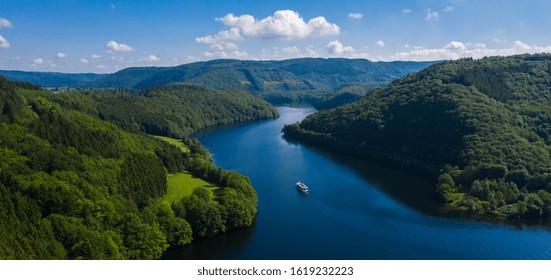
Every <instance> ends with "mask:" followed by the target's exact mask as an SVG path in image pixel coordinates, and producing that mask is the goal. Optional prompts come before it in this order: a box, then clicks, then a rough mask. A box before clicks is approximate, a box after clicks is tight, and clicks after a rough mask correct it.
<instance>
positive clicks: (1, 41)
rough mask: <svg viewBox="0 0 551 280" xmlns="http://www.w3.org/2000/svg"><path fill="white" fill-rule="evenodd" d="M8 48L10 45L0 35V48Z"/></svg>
mask: <svg viewBox="0 0 551 280" xmlns="http://www.w3.org/2000/svg"><path fill="white" fill-rule="evenodd" d="M9 47H10V43H9V42H8V40H6V39H5V38H4V37H2V35H0V48H3V49H5V48H9Z"/></svg>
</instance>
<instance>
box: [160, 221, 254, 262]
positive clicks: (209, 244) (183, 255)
mask: <svg viewBox="0 0 551 280" xmlns="http://www.w3.org/2000/svg"><path fill="white" fill-rule="evenodd" d="M254 228H255V225H252V226H251V227H249V228H246V229H240V230H236V231H232V232H228V233H225V234H222V235H219V236H215V237H212V238H208V239H202V240H195V241H193V243H192V244H191V245H188V246H186V247H184V248H175V249H171V250H168V251H167V252H166V253H165V254H164V255H163V259H165V260H205V259H221V258H222V257H223V255H224V254H227V253H228V252H232V251H233V250H235V249H237V248H240V247H243V246H246V245H247V241H249V239H250V238H251V236H252V234H253V232H254Z"/></svg>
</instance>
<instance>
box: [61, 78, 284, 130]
mask: <svg viewBox="0 0 551 280" xmlns="http://www.w3.org/2000/svg"><path fill="white" fill-rule="evenodd" d="M50 98H51V99H52V101H55V102H57V103H60V104H62V105H63V106H66V107H68V108H72V109H75V110H78V111H81V112H86V113H88V114H91V115H93V116H97V117H99V118H101V119H103V120H107V121H110V122H112V123H115V124H117V125H119V126H120V127H121V128H123V129H124V130H128V131H134V132H137V131H142V132H146V133H149V134H153V135H161V136H169V137H176V138H181V137H183V136H185V135H187V134H189V133H191V132H194V131H197V130H198V129H201V128H205V127H207V126H214V125H222V124H230V123H235V122H247V121H253V120H259V119H267V118H275V117H278V112H277V110H276V109H275V108H274V107H272V106H271V105H270V104H268V103H267V102H266V101H263V100H262V99H260V98H258V97H254V96H252V95H251V94H249V93H247V92H244V91H238V90H207V89H203V88H200V87H196V86H188V85H178V84H173V85H168V86H163V87H158V88H151V89H147V90H139V91H134V92H131V91H129V90H86V91H84V90H81V91H78V92H75V91H73V92H67V93H57V94H54V95H50Z"/></svg>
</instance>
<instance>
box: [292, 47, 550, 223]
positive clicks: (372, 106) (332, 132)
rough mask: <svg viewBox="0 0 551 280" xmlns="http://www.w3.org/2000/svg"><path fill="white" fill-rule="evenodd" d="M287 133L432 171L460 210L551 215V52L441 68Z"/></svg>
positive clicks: (440, 191) (447, 197)
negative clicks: (550, 53)
mask: <svg viewBox="0 0 551 280" xmlns="http://www.w3.org/2000/svg"><path fill="white" fill-rule="evenodd" d="M284 132H285V135H286V136H287V137H290V138H294V139H298V140H302V141H307V142H310V143H314V144H317V145H323V146H326V147H329V148H332V149H336V150H340V151H343V152H346V153H350V154H353V155H355V156H360V157H364V158H371V159H376V160H379V161H381V160H382V161H384V162H389V163H394V164H396V163H399V164H400V165H401V166H403V167H405V168H406V169H408V170H422V171H425V172H428V173H429V174H432V175H433V176H434V177H433V178H434V180H435V183H436V187H435V194H437V195H438V197H439V198H440V199H442V200H443V201H445V202H447V203H448V204H449V205H450V206H452V207H453V208H454V209H459V210H461V211H466V212H470V213H474V214H484V215H495V216H498V217H508V218H513V217H541V216H550V215H551V193H550V192H551V156H550V151H551V55H519V56H512V57H491V58H485V59H480V60H472V59H460V60H458V61H453V62H445V63H441V64H437V65H434V66H431V67H429V68H427V69H425V70H422V71H420V72H417V73H414V74H411V75H409V76H407V77H405V78H401V79H398V80H396V81H394V82H392V83H391V84H390V85H388V86H386V87H384V88H382V89H377V90H374V91H373V92H370V93H369V94H367V95H366V96H365V97H364V98H362V99H360V100H359V101H357V102H354V103H351V104H348V105H345V106H342V107H338V108H335V109H332V110H327V111H320V112H319V113H316V114H314V115H311V116H309V117H307V118H306V119H305V120H304V121H303V122H301V123H300V124H292V125H288V126H286V127H285V128H284ZM436 178H438V180H436ZM407 187H408V186H404V188H407Z"/></svg>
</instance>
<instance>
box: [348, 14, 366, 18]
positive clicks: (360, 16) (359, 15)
mask: <svg viewBox="0 0 551 280" xmlns="http://www.w3.org/2000/svg"><path fill="white" fill-rule="evenodd" d="M348 17H349V18H352V19H362V18H363V17H364V15H363V14H361V13H349V14H348Z"/></svg>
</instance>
